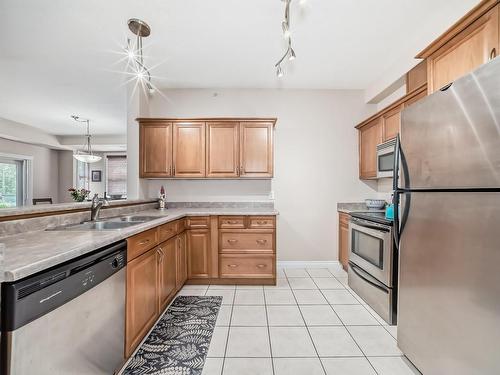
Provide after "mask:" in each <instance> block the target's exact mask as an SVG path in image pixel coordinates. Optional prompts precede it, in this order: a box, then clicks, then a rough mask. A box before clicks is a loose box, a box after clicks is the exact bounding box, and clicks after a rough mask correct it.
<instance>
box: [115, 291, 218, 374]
mask: <svg viewBox="0 0 500 375" xmlns="http://www.w3.org/2000/svg"><path fill="white" fill-rule="evenodd" d="M221 303H222V297H219V296H207V297H198V296H178V297H177V298H176V299H175V300H174V302H173V303H172V304H171V305H170V307H169V308H168V310H167V312H166V313H165V314H164V315H163V317H162V318H161V320H160V321H159V322H158V324H157V325H156V327H155V328H154V329H153V331H152V332H151V333H150V335H149V336H148V338H147V339H146V341H145V342H144V343H143V344H142V345H141V347H140V349H139V350H138V351H137V353H136V354H135V355H134V357H133V358H132V360H131V361H130V362H129V363H128V365H127V367H126V368H125V370H124V371H123V372H122V374H123V375H153V374H154V375H160V374H161V375H201V372H202V370H203V365H204V363H205V358H206V356H207V352H208V347H209V345H210V339H211V338H212V333H213V331H214V328H215V321H216V319H217V314H218V312H219V308H220V305H221Z"/></svg>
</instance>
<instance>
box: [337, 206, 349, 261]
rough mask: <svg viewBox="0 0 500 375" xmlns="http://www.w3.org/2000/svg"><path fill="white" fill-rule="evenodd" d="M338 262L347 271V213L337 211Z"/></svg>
mask: <svg viewBox="0 0 500 375" xmlns="http://www.w3.org/2000/svg"><path fill="white" fill-rule="evenodd" d="M339 262H340V264H341V265H342V268H343V269H344V270H345V271H347V264H348V262H349V214H345V213H342V212H339Z"/></svg>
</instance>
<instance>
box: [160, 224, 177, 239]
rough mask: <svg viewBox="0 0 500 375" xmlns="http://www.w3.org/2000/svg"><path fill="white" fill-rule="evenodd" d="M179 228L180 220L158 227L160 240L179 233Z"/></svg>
mask: <svg viewBox="0 0 500 375" xmlns="http://www.w3.org/2000/svg"><path fill="white" fill-rule="evenodd" d="M178 228H179V222H178V221H172V222H170V223H166V224H163V225H160V226H159V227H158V241H159V242H163V241H166V240H168V239H169V238H172V237H173V236H175V235H176V234H177V231H178Z"/></svg>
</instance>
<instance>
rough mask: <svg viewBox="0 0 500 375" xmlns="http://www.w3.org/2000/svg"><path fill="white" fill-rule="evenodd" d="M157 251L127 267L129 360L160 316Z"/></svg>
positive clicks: (127, 343)
mask: <svg viewBox="0 0 500 375" xmlns="http://www.w3.org/2000/svg"><path fill="white" fill-rule="evenodd" d="M156 250H157V249H156V248H154V249H152V250H150V251H148V252H147V253H145V254H143V255H141V256H140V257H138V258H136V259H134V260H132V261H131V262H129V263H128V264H127V297H126V300H127V303H126V304H127V308H126V314H127V315H126V325H125V356H126V357H129V356H130V355H131V354H132V352H133V351H134V349H135V348H136V347H137V345H138V344H139V343H140V342H141V340H142V339H143V337H144V335H145V334H146V333H147V332H148V330H149V329H150V328H151V326H152V325H153V323H154V322H155V320H156V318H157V316H158V287H157V282H158V267H157V257H156V253H157V252H156Z"/></svg>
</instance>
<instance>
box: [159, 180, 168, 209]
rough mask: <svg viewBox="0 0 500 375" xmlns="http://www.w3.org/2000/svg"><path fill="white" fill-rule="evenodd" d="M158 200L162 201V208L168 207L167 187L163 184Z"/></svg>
mask: <svg viewBox="0 0 500 375" xmlns="http://www.w3.org/2000/svg"><path fill="white" fill-rule="evenodd" d="M158 202H159V203H160V210H164V209H166V208H167V195H166V194H165V188H164V187H163V185H162V186H161V188H160V197H159V198H158Z"/></svg>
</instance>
